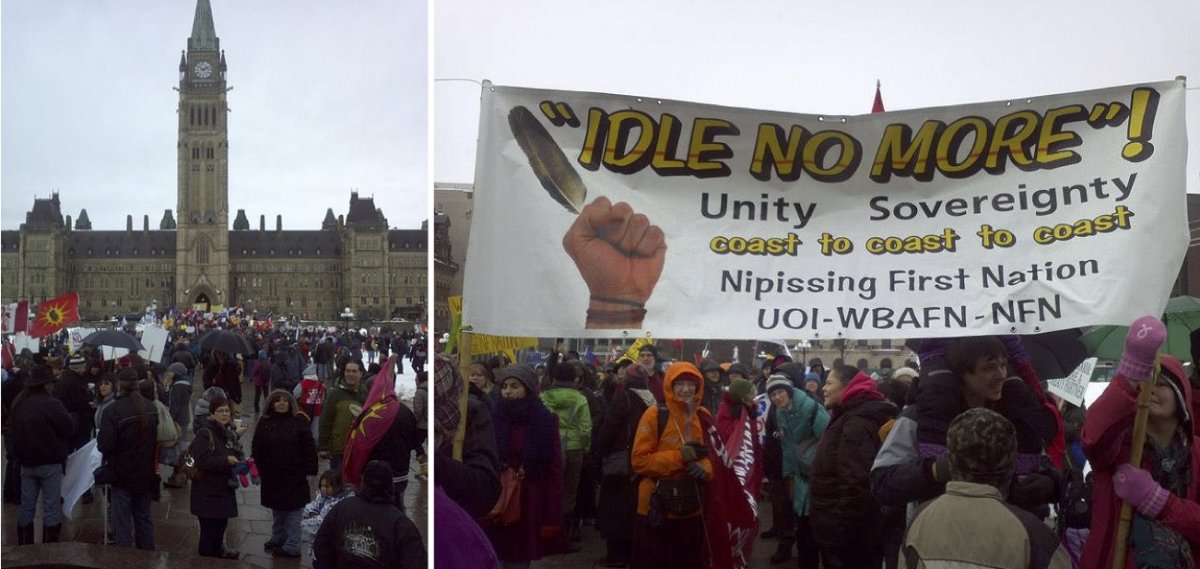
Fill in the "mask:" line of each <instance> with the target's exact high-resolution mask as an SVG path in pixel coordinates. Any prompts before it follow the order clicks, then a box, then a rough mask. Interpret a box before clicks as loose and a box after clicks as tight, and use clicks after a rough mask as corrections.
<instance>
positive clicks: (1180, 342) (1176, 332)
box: [1079, 313, 1192, 361]
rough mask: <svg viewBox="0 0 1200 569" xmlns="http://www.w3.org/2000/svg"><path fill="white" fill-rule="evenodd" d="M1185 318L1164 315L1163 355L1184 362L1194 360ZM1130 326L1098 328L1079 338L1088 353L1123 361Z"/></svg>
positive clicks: (1189, 329)
mask: <svg viewBox="0 0 1200 569" xmlns="http://www.w3.org/2000/svg"><path fill="white" fill-rule="evenodd" d="M1185 320H1186V319H1185V318H1181V317H1178V316H1172V315H1171V314H1169V313H1168V314H1165V315H1163V324H1165V325H1166V326H1167V341H1166V342H1164V343H1163V347H1162V351H1163V353H1167V354H1171V355H1172V356H1175V357H1177V358H1179V359H1180V360H1182V361H1190V360H1191V359H1192V339H1191V335H1192V328H1191V327H1190V326H1188V325H1187V323H1186V321H1185ZM1128 332H1129V326H1096V327H1094V328H1092V329H1091V330H1089V331H1088V332H1087V333H1086V334H1084V335H1083V336H1080V337H1079V341H1080V342H1083V345H1084V346H1087V349H1088V353H1090V354H1091V355H1093V356H1096V357H1100V358H1107V359H1110V360H1119V359H1121V353H1122V352H1124V351H1125V334H1127V333H1128Z"/></svg>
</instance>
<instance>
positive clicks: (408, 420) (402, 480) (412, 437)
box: [367, 404, 425, 512]
mask: <svg viewBox="0 0 1200 569" xmlns="http://www.w3.org/2000/svg"><path fill="white" fill-rule="evenodd" d="M424 442H425V431H424V430H422V429H420V428H418V426H417V416H416V415H414V414H413V411H412V409H410V408H409V407H408V405H404V404H401V405H400V406H399V407H398V408H397V409H396V418H395V419H394V420H393V421H392V425H391V427H389V428H388V432H387V434H385V435H384V436H383V438H382V439H380V441H379V442H378V443H376V444H375V447H374V448H372V449H371V454H370V456H368V457H367V461H368V462H369V461H372V460H382V461H383V462H386V463H388V465H389V466H391V467H392V472H394V473H395V477H394V478H393V479H392V483H393V484H392V485H393V486H394V488H393V489H392V493H393V495H394V497H395V499H396V507H397V508H400V511H402V512H403V511H404V492H405V491H406V490H408V476H409V468H408V465H409V463H410V462H411V461H412V453H413V452H420V451H421V445H422V444H423V443H424Z"/></svg>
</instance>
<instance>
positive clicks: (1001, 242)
mask: <svg viewBox="0 0 1200 569" xmlns="http://www.w3.org/2000/svg"><path fill="white" fill-rule="evenodd" d="M1132 217H1134V213H1133V212H1132V211H1130V210H1129V208H1127V207H1125V206H1123V205H1119V206H1117V207H1116V208H1115V209H1114V210H1113V212H1112V213H1106V214H1103V215H1099V216H1096V217H1091V218H1084V219H1079V220H1075V221H1072V222H1064V223H1058V224H1054V225H1042V226H1038V227H1036V228H1034V229H1033V231H1032V232H1031V233H1030V237H1031V238H1032V239H1033V241H1034V243H1037V244H1038V245H1050V244H1052V243H1057V242H1062V241H1070V240H1072V239H1076V238H1084V237H1091V236H1094V235H1101V234H1104V233H1111V232H1113V231H1117V230H1118V229H1122V230H1124V229H1129V228H1130V227H1131V223H1130V218H1132ZM975 235H977V236H978V237H979V241H980V245H981V246H982V247H983V248H984V249H993V248H996V247H999V248H1002V249H1006V248H1009V247H1012V246H1013V245H1015V244H1016V242H1017V237H1016V235H1015V234H1014V233H1013V232H1012V231H1009V230H1008V229H1004V228H997V227H992V226H991V225H986V224H985V225H982V226H980V228H979V231H977V232H976V233H975ZM960 238H961V236H960V235H959V234H958V232H957V231H955V230H954V229H953V228H949V227H947V228H944V229H942V231H941V232H940V233H931V234H927V235H887V236H873V237H868V238H867V239H866V240H865V241H864V242H863V246H864V248H865V249H866V251H867V253H870V254H872V255H903V254H921V253H942V252H946V253H954V252H956V251H957V246H958V240H959V239H960ZM803 244H804V242H803V241H802V240H801V239H800V236H799V235H797V234H795V233H788V234H787V235H786V236H784V237H743V236H726V235H718V236H716V237H713V238H712V239H711V240H710V241H709V243H708V248H709V250H710V251H712V252H713V253H716V254H718V255H755V256H771V257H781V256H793V257H794V256H796V255H797V254H798V253H799V250H800V245H803ZM817 246H818V248H819V249H820V253H821V254H822V255H824V256H827V257H828V256H832V255H847V254H849V253H852V252H853V251H854V249H855V245H854V241H853V240H851V239H850V238H849V237H843V236H835V235H833V234H831V233H822V234H821V236H820V237H818V238H817Z"/></svg>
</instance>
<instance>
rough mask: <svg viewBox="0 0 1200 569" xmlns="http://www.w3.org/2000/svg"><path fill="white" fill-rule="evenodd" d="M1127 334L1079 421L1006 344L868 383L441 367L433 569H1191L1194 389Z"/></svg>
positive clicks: (487, 363) (845, 374) (653, 358)
mask: <svg viewBox="0 0 1200 569" xmlns="http://www.w3.org/2000/svg"><path fill="white" fill-rule="evenodd" d="M1131 330H1132V332H1131V333H1130V336H1129V338H1128V339H1127V344H1126V349H1125V352H1124V355H1123V357H1122V358H1121V360H1120V362H1119V366H1118V368H1117V374H1116V376H1115V377H1114V378H1113V379H1112V381H1111V383H1110V384H1109V386H1108V388H1107V389H1106V390H1105V391H1104V393H1103V395H1102V396H1101V397H1100V398H1099V400H1097V401H1096V402H1095V403H1094V404H1093V405H1092V407H1091V408H1090V409H1085V408H1084V407H1082V406H1077V405H1073V404H1072V403H1070V402H1069V401H1065V400H1063V399H1062V398H1060V397H1058V396H1057V395H1053V394H1050V393H1048V391H1047V390H1046V388H1045V385H1044V382H1043V381H1042V379H1044V378H1039V377H1038V374H1037V372H1036V370H1035V369H1034V367H1033V365H1032V363H1031V361H1030V358H1029V356H1028V353H1027V352H1026V349H1025V347H1024V345H1023V343H1022V340H1021V338H1020V337H1017V336H1004V337H964V338H952V339H933V340H923V341H915V342H913V344H912V347H913V348H914V351H915V353H916V354H917V356H918V358H917V360H916V361H910V362H907V364H906V365H905V366H904V367H902V368H899V369H895V370H885V373H884V374H883V377H873V376H872V375H868V374H867V373H866V372H864V371H863V370H860V369H857V368H855V367H851V366H847V365H844V364H843V363H842V362H841V361H837V362H834V365H832V366H831V367H830V368H829V369H826V367H825V366H824V365H823V362H821V361H820V360H819V359H813V360H811V361H809V362H793V361H791V359H790V358H788V357H787V356H777V357H775V356H771V357H767V358H765V360H764V361H762V365H761V367H758V369H753V371H752V368H749V367H747V366H746V365H744V364H741V363H737V362H726V363H721V362H717V361H714V360H711V359H704V360H702V361H699V362H698V363H693V362H681V361H676V362H672V361H668V360H666V359H665V358H663V357H662V356H661V355H660V354H659V353H658V352H657V351H656V350H655V348H654V346H652V345H650V346H645V347H643V348H642V350H641V352H640V353H639V354H638V357H637V358H636V360H630V359H625V358H622V359H620V360H617V361H615V362H613V363H611V364H610V365H607V366H596V365H593V364H591V363H587V362H584V361H581V360H580V359H579V358H578V357H577V356H576V355H575V354H574V353H567V352H566V351H565V350H556V351H555V353H552V354H551V356H550V358H549V361H547V362H546V364H545V365H538V366H537V367H532V366H530V365H528V364H523V363H513V362H511V361H509V360H508V358H506V357H504V356H494V357H489V358H481V359H476V360H474V361H469V362H461V364H464V365H465V366H466V367H464V368H463V370H464V371H466V370H469V372H466V373H460V371H459V365H460V362H456V361H455V360H454V359H452V358H450V357H447V356H444V355H438V356H437V359H436V361H435V367H434V392H435V398H434V408H435V409H434V413H435V416H436V421H435V423H436V424H435V428H436V433H435V442H434V453H435V465H436V468H435V471H434V478H435V512H436V513H435V515H437V516H438V523H439V525H438V528H439V529H438V533H437V535H436V536H435V537H436V542H435V551H436V561H437V566H438V567H445V568H452V567H466V566H470V567H504V568H506V569H516V568H523V567H529V566H530V564H531V562H533V561H536V560H539V559H543V558H551V556H558V555H565V554H570V553H573V552H577V551H579V548H580V541H581V539H582V535H583V533H584V529H583V528H586V527H588V526H589V525H592V524H594V526H595V528H596V529H597V530H598V531H599V535H600V536H602V538H603V539H604V542H605V555H604V558H603V559H600V560H598V561H596V562H595V565H594V566H601V567H634V568H647V569H649V568H654V569H659V568H661V567H679V568H693V567H695V568H701V567H717V568H725V567H747V566H750V565H749V559H750V553H751V551H752V548H761V547H774V551H773V552H772V555H771V557H770V561H769V563H770V564H772V565H777V564H783V563H786V562H788V561H789V560H790V559H792V558H793V556H795V563H796V564H797V566H798V567H801V568H811V569H815V568H818V567H823V568H825V569H835V568H881V567H886V568H889V569H891V568H895V567H906V568H917V567H935V566H937V567H941V566H946V567H949V566H954V567H958V566H962V567H1004V568H1009V567H1011V568H1018V567H1020V568H1027V567H1028V568H1055V569H1062V568H1069V567H1073V568H1075V569H1078V568H1081V567H1083V568H1089V569H1090V568H1098V567H1106V568H1107V567H1111V566H1113V559H1114V558H1115V557H1116V556H1118V555H1127V559H1128V565H1127V566H1128V567H1138V568H1144V567H1152V568H1170V569H1182V568H1185V567H1187V568H1190V567H1195V566H1196V564H1195V553H1194V551H1195V549H1194V548H1195V547H1197V546H1200V523H1198V522H1200V505H1198V504H1197V495H1198V490H1200V476H1197V475H1196V469H1197V467H1198V466H1200V454H1198V453H1200V444H1197V441H1196V439H1195V435H1196V432H1197V431H1196V429H1197V427H1198V425H1197V423H1196V421H1195V414H1196V413H1197V412H1200V403H1198V402H1197V401H1196V400H1195V399H1193V396H1192V392H1193V386H1194V383H1195V382H1196V381H1197V378H1196V377H1194V376H1190V375H1189V374H1188V373H1187V372H1186V371H1185V368H1184V366H1183V365H1182V364H1181V363H1180V361H1179V360H1177V359H1175V358H1173V357H1172V356H1169V355H1158V354H1157V351H1158V348H1159V346H1160V345H1161V344H1162V342H1163V338H1164V337H1165V333H1164V332H1163V330H1164V329H1163V326H1162V324H1161V323H1160V322H1158V321H1157V320H1155V319H1153V318H1149V317H1146V318H1145V319H1143V320H1139V321H1138V322H1136V323H1134V326H1133V327H1132V328H1131ZM1139 331H1141V333H1140V335H1139V333H1138V332H1139ZM918 361H919V365H918ZM464 375H465V376H466V378H467V379H466V380H465V381H464V379H463V376H464ZM1146 382H1150V383H1149V384H1147V383H1146ZM1143 384H1147V385H1150V386H1151V387H1150V388H1149V389H1151V390H1152V391H1153V395H1152V397H1151V398H1150V404H1149V411H1148V420H1147V423H1146V425H1147V428H1146V432H1147V437H1146V440H1145V452H1144V454H1143V455H1142V459H1141V463H1140V464H1133V465H1131V464H1129V462H1130V457H1131V447H1132V430H1133V424H1134V418H1135V412H1136V407H1137V405H1136V400H1137V392H1138V386H1140V385H1143ZM764 398H765V399H766V400H767V401H769V404H768V405H766V407H765V408H766V412H765V417H764V416H761V413H760V409H762V407H760V402H761V401H762V400H763V399H764ZM1089 469H1090V474H1088V475H1087V476H1085V472H1087V471H1088V470H1089ZM760 502H761V503H762V505H761V507H760V506H759V503H760ZM1122 505H1128V506H1130V507H1131V508H1132V511H1133V515H1132V521H1131V523H1129V524H1128V526H1129V527H1128V534H1127V535H1128V537H1127V538H1118V537H1117V533H1118V527H1119V526H1120V525H1121V522H1120V521H1119V517H1120V515H1119V514H1120V511H1121V507H1122ZM767 511H769V512H770V515H769V516H768V515H767ZM758 512H761V516H758V515H756V513H758ZM759 518H761V519H763V520H766V519H769V520H770V523H769V526H770V527H759V524H758V520H759ZM1120 539H1124V540H1125V541H1124V545H1123V546H1122V548H1118V547H1117V546H1116V545H1115V543H1116V542H1118V541H1120ZM772 542H774V543H772ZM560 563H562V564H564V565H566V564H570V563H572V562H568V561H563V562H560ZM552 565H553V564H552ZM585 565H588V566H593V564H592V561H591V560H589V561H587V562H586V563H585Z"/></svg>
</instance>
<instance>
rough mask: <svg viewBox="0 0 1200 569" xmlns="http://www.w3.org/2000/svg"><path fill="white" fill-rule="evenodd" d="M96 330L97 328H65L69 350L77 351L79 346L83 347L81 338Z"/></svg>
mask: <svg viewBox="0 0 1200 569" xmlns="http://www.w3.org/2000/svg"><path fill="white" fill-rule="evenodd" d="M97 331H98V329H97V328H67V338H68V342H70V348H71V351H72V352H77V351H79V348H82V347H83V339H84V338H87V337H88V336H90V335H91V334H92V333H93V332H97Z"/></svg>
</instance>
